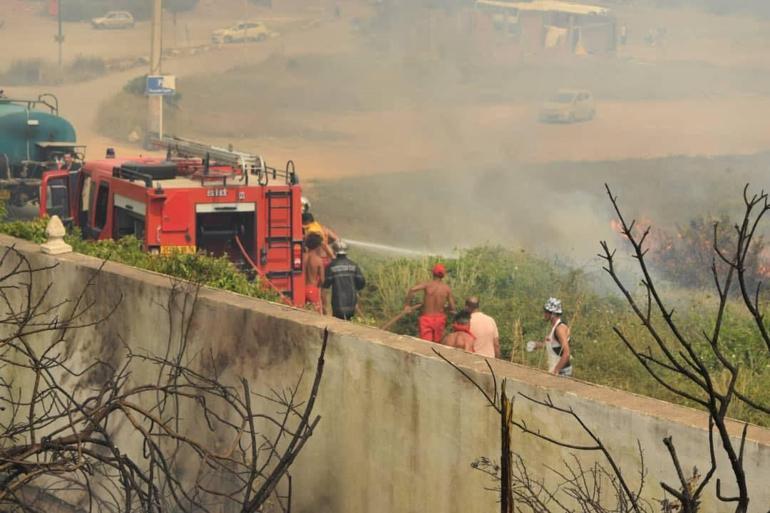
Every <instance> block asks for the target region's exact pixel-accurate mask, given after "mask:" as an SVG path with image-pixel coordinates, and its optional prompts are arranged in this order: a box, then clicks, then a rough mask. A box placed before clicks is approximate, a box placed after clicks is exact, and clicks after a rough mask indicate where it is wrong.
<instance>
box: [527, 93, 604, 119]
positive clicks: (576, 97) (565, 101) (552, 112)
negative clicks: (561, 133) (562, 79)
mask: <svg viewBox="0 0 770 513" xmlns="http://www.w3.org/2000/svg"><path fill="white" fill-rule="evenodd" d="M594 115H596V105H595V104H594V97H593V95H592V94H591V92H590V91H586V90H583V89H559V90H558V91H556V94H554V95H553V96H552V97H551V98H549V99H548V100H547V101H546V102H545V103H543V106H542V107H541V109H540V121H543V122H546V123H574V122H575V121H588V120H590V119H593V118H594Z"/></svg>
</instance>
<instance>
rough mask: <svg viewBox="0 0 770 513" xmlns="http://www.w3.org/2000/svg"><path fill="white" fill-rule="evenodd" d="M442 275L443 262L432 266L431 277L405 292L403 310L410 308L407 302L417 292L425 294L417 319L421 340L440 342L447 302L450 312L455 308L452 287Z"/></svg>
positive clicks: (444, 269) (444, 273)
mask: <svg viewBox="0 0 770 513" xmlns="http://www.w3.org/2000/svg"><path fill="white" fill-rule="evenodd" d="M444 276H446V267H444V265H443V264H436V265H434V266H433V279H432V280H431V281H426V282H424V283H420V284H418V285H415V286H414V287H412V288H411V289H409V291H408V292H407V294H406V300H405V302H404V311H405V312H408V311H410V310H412V308H411V307H410V305H409V304H410V303H411V301H412V297H413V296H414V295H415V294H416V293H417V292H419V291H423V293H424V294H425V297H423V300H422V315H420V318H419V321H418V327H419V331H420V338H421V339H423V340H428V341H431V342H438V343H440V342H441V339H442V338H444V327H445V326H446V313H445V308H446V305H447V304H449V311H450V313H454V312H455V310H456V308H455V300H454V298H453V297H452V289H450V288H449V285H447V284H446V283H444V281H443V280H444Z"/></svg>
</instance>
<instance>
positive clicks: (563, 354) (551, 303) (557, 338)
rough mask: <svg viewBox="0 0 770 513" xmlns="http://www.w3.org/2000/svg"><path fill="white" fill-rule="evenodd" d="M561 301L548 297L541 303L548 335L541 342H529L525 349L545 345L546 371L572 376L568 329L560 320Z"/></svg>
mask: <svg viewBox="0 0 770 513" xmlns="http://www.w3.org/2000/svg"><path fill="white" fill-rule="evenodd" d="M561 315H562V307H561V301H559V300H558V299H556V298H555V297H550V298H548V301H546V302H545V305H543V319H544V320H545V321H546V322H548V323H549V324H550V328H551V329H550V331H549V333H548V336H547V337H545V340H544V341H542V342H529V343H528V344H527V349H530V348H531V349H530V350H534V348H535V347H543V346H545V348H546V349H545V350H546V355H547V356H548V372H550V373H551V374H555V375H557V376H572V360H571V357H570V347H569V342H570V329H569V326H567V325H566V324H565V323H564V321H562V320H561Z"/></svg>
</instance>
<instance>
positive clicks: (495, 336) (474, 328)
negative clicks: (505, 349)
mask: <svg viewBox="0 0 770 513" xmlns="http://www.w3.org/2000/svg"><path fill="white" fill-rule="evenodd" d="M465 309H466V310H467V311H468V312H470V314H471V333H472V334H473V336H474V337H476V340H475V341H474V342H473V352H474V353H476V354H480V355H482V356H488V357H490V358H500V334H499V333H498V332H497V323H496V322H495V320H494V319H493V318H491V317H490V316H488V315H487V314H485V313H481V311H480V310H479V298H478V297H476V296H471V297H469V298H468V299H466V300H465Z"/></svg>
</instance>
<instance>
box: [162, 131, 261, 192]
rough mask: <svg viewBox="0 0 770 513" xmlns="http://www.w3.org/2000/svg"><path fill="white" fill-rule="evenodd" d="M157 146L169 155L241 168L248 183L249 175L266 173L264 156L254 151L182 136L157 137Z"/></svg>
mask: <svg viewBox="0 0 770 513" xmlns="http://www.w3.org/2000/svg"><path fill="white" fill-rule="evenodd" d="M153 144H154V145H155V146H158V147H160V148H164V149H165V150H166V151H167V152H168V153H169V156H170V155H171V154H175V155H177V156H180V157H197V158H200V159H203V160H204V161H205V162H209V161H211V160H213V161H214V162H216V163H218V164H222V165H226V166H231V167H233V168H236V169H240V170H241V172H242V173H243V176H244V177H245V179H246V181H247V183H248V179H249V175H257V176H262V175H263V174H265V162H264V160H262V157H260V156H259V155H256V154H254V153H245V152H242V151H235V150H233V149H227V148H220V147H218V146H212V145H210V144H203V143H199V142H196V141H192V140H190V139H184V138H182V137H164V138H163V139H155V140H154V141H153Z"/></svg>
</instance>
